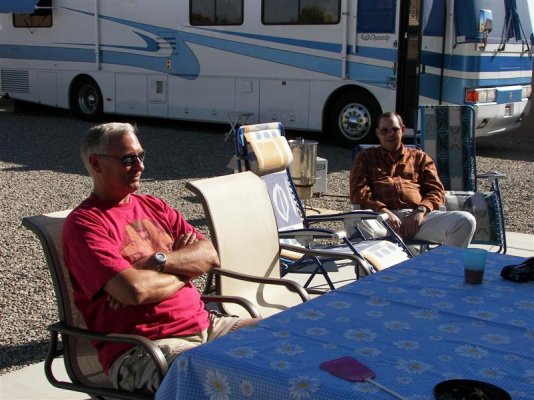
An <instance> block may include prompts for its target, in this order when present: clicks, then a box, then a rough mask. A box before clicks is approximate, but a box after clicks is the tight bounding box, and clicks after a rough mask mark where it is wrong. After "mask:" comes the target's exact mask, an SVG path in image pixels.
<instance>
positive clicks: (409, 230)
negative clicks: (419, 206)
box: [401, 212, 425, 239]
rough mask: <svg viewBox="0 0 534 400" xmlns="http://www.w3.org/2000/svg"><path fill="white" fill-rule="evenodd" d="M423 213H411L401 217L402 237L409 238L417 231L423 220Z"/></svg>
mask: <svg viewBox="0 0 534 400" xmlns="http://www.w3.org/2000/svg"><path fill="white" fill-rule="evenodd" d="M424 216H425V215H424V213H422V212H418V213H412V214H410V215H408V216H407V217H405V218H403V220H402V223H401V224H402V225H401V236H402V237H404V238H408V239H411V238H413V237H414V236H415V234H416V233H417V232H418V231H419V227H420V226H421V223H422V222H423V218H424Z"/></svg>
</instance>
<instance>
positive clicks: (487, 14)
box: [478, 9, 493, 34]
mask: <svg viewBox="0 0 534 400" xmlns="http://www.w3.org/2000/svg"><path fill="white" fill-rule="evenodd" d="M478 23H479V27H478V31H479V32H480V33H485V34H488V33H490V32H491V30H492V29H493V13H492V12H491V10H485V9H482V10H480V11H479V13H478Z"/></svg>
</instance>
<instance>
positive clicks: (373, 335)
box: [156, 246, 534, 400]
mask: <svg viewBox="0 0 534 400" xmlns="http://www.w3.org/2000/svg"><path fill="white" fill-rule="evenodd" d="M521 260H522V259H521V258H518V257H511V256H506V255H499V254H489V255H488V262H487V268H486V272H485V275H484V282H483V284H481V285H467V284H465V283H464V279H463V260H462V251H461V249H455V248H452V247H445V246H442V247H439V248H436V249H434V250H432V251H430V252H427V253H424V254H423V255H421V256H418V257H416V258H413V259H411V260H409V261H406V262H404V263H402V264H399V265H397V266H395V267H392V268H390V269H387V270H385V271H382V272H380V273H377V274H375V275H372V276H370V277H366V278H363V279H361V280H359V281H357V282H354V283H352V284H349V285H347V286H345V287H342V288H340V289H337V290H336V291H333V292H330V293H328V294H326V295H323V296H321V297H319V298H316V299H314V300H312V301H309V302H307V303H304V304H302V305H299V306H297V307H294V308H292V309H290V310H287V311H284V312H281V313H279V314H276V315H274V316H272V317H270V318H268V319H265V320H263V321H262V322H260V323H259V324H258V325H257V326H255V327H252V328H248V329H243V330H240V331H237V332H234V333H232V334H230V335H228V336H225V337H223V338H220V339H218V340H216V341H214V342H212V343H208V344H206V345H203V346H200V347H198V348H195V349H193V350H190V351H188V352H185V353H183V354H182V355H181V356H180V357H179V358H177V360H176V361H175V362H174V363H173V365H172V366H171V368H170V370H169V372H168V374H167V376H166V377H165V379H164V381H163V383H162V385H161V387H160V389H159V390H158V392H157V396H156V398H157V399H158V400H170V399H173V400H174V399H176V400H178V399H180V400H183V399H194V400H198V399H210V400H223V399H269V400H271V399H276V400H285V399H296V400H304V399H328V400H334V399H340V400H345V399H392V398H394V397H392V395H391V394H388V393H387V392H385V391H383V390H381V389H379V388H378V387H376V386H374V385H371V384H369V383H354V382H349V381H346V380H343V379H340V378H336V377H334V376H332V375H330V374H328V373H327V372H325V371H323V370H321V369H320V368H319V364H321V363H322V362H323V361H327V360H331V359H335V358H339V357H342V356H352V357H354V358H356V359H358V360H359V361H361V362H363V363H364V364H366V365H367V366H369V367H370V368H372V369H373V370H374V371H375V372H376V375H377V376H376V381H377V382H379V383H380V384H382V385H384V386H387V387H389V388H391V389H393V390H394V391H395V392H397V393H399V394H401V395H402V396H403V397H405V398H406V399H410V400H423V399H433V398H434V397H433V388H434V386H435V385H436V384H437V383H439V382H441V381H444V380H448V379H456V378H465V379H475V380H481V381H485V382H489V383H493V384H495V385H497V386H500V387H502V388H503V389H505V390H506V391H508V392H509V393H510V394H511V395H512V398H513V399H534V296H533V295H534V282H528V283H512V282H508V281H505V280H503V279H501V278H500V277H499V273H500V270H501V268H502V267H503V266H504V265H508V264H516V263H519V262H520V261H521Z"/></svg>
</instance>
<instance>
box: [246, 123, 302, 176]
mask: <svg viewBox="0 0 534 400" xmlns="http://www.w3.org/2000/svg"><path fill="white" fill-rule="evenodd" d="M245 139H246V142H247V145H248V152H249V160H250V169H251V170H252V172H254V173H255V174H256V175H259V176H263V175H266V174H271V173H274V172H278V171H284V170H285V169H286V168H287V167H289V165H290V164H291V162H292V161H293V153H292V152H291V148H290V147H289V144H288V143H287V139H286V138H285V137H284V136H281V135H280V131H279V130H278V129H270V130H264V131H253V132H245Z"/></svg>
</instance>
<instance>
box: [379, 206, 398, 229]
mask: <svg viewBox="0 0 534 400" xmlns="http://www.w3.org/2000/svg"><path fill="white" fill-rule="evenodd" d="M380 212H382V213H386V214H387V215H388V220H387V224H388V225H389V226H391V228H392V229H393V230H394V231H395V232H397V234H399V235H401V236H402V232H401V225H402V222H401V220H400V219H399V217H397V216H396V215H395V214H393V213H392V212H391V211H389V210H388V209H387V208H383V209H381V210H380Z"/></svg>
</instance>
